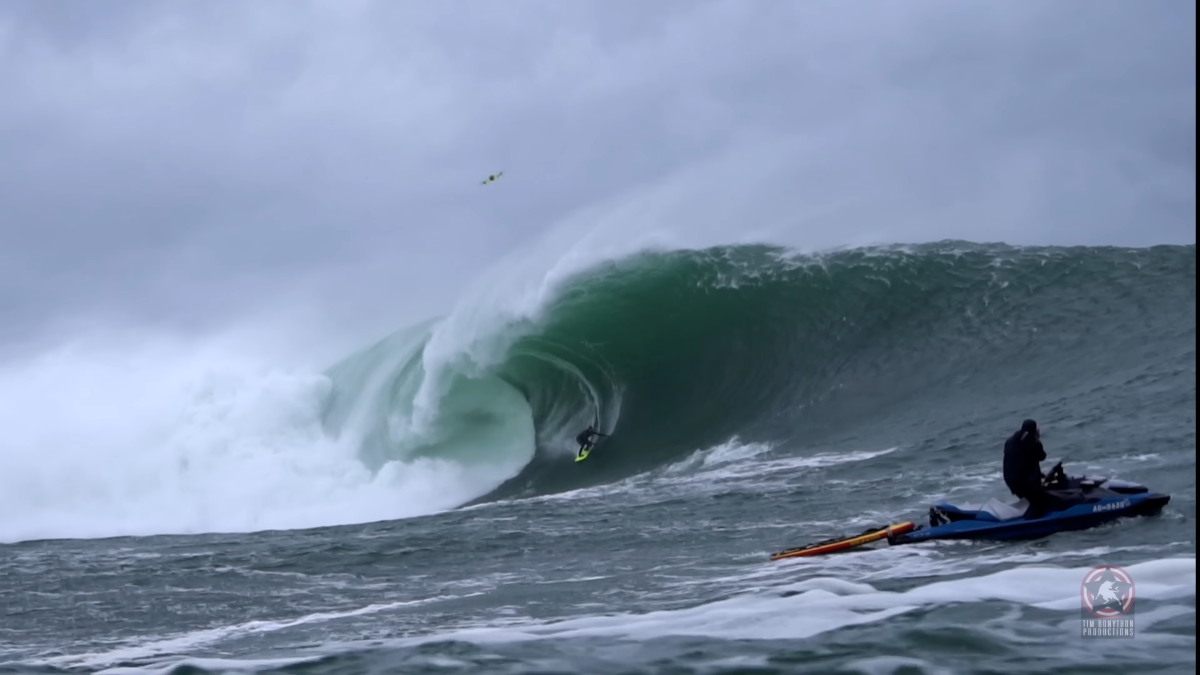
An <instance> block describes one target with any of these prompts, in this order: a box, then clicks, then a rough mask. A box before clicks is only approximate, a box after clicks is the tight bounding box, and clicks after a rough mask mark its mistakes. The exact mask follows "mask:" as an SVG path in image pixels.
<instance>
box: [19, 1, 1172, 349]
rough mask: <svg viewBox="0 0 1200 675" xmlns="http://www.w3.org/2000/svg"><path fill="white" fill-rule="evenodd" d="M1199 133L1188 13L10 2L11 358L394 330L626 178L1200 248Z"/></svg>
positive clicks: (980, 234) (1085, 238)
mask: <svg viewBox="0 0 1200 675" xmlns="http://www.w3.org/2000/svg"><path fill="white" fill-rule="evenodd" d="M1195 143H1196V135H1195V5H1194V2H1192V1H1191V0H1138V1H1129V0H1111V1H1110V0H1078V1H1072V2H1064V1H1052V0H1036V1H1035V0H1025V1H1012V0H993V1H991V2H962V1H961V0H953V1H951V0H947V1H945V2H933V1H924V2H919V3H917V2H913V3H910V2H855V3H849V2H833V1H824V2H816V1H808V0H803V1H802V0H764V1H761V2H759V1H755V0H730V1H728V2H703V1H699V0H686V1H679V2H675V1H672V0H652V1H651V0H605V1H603V2H585V1H583V0H519V1H512V2H482V1H476V2H441V1H436V0H427V1H425V2H399V1H383V0H380V1H378V2H371V1H368V0H328V1H326V2H303V1H299V0H255V1H254V2H244V1H242V0H237V1H213V0H205V2H195V1H191V2H181V1H179V2H177V1H161V0H160V1H155V2H141V1H138V0H123V1H122V2H105V3H99V2H92V3H83V2H71V3H64V2H59V3H51V2H44V1H40V0H7V1H6V2H4V3H0V157H2V161H0V317H2V319H0V346H3V345H8V346H10V347H11V346H12V345H41V344H48V341H49V340H51V339H52V338H58V337H61V336H63V335H68V334H69V331H71V330H75V329H78V328H79V327H80V326H83V325H88V324H89V323H90V322H93V321H105V322H110V323H113V324H117V325H121V324H124V325H134V326H155V327H160V328H170V329H176V330H185V331H187V330H195V331H201V330H209V329H214V328H216V327H220V326H222V325H225V324H229V323H237V322H240V321H245V320H247V319H248V317H254V316H262V315H264V313H270V312H272V311H274V310H279V311H286V312H291V311H295V310H299V311H303V312H305V313H306V316H308V317H309V320H310V321H321V322H323V323H325V324H326V325H327V326H336V327H339V328H341V329H344V330H345V331H347V332H349V333H360V334H362V335H367V334H369V333H370V332H371V331H380V330H390V329H392V328H397V327H400V326H401V325H403V324H404V323H406V322H408V321H410V320H412V319H415V318H419V317H422V316H425V315H428V314H431V313H438V312H440V311H444V310H445V309H446V308H447V307H448V304H449V303H450V302H452V301H453V299H454V298H455V296H456V295H457V294H458V293H459V292H460V291H461V289H462V287H463V285H464V284H465V283H466V282H467V281H469V280H470V279H471V278H472V277H474V276H475V275H476V274H477V273H479V271H480V270H482V269H484V268H485V267H486V266H487V265H488V264H489V263H490V262H492V261H495V260H496V259H498V258H499V257H500V256H502V255H505V254H507V253H511V252H512V251H513V250H514V248H515V247H521V246H526V245H529V242H531V241H532V240H533V239H534V238H536V237H538V236H539V235H540V234H542V233H545V232H546V231H548V230H550V229H552V228H554V227H556V226H557V225H559V224H560V223H562V222H563V221H564V220H565V219H567V218H568V216H570V215H571V214H572V213H574V212H576V211H578V210H580V209H589V208H591V209H593V210H591V211H589V213H591V214H593V215H592V216H591V217H593V218H600V217H601V216H600V215H596V214H603V213H605V212H608V211H606V210H610V209H617V208H621V205H622V204H625V205H627V204H628V203H629V202H628V199H630V197H629V195H631V194H637V195H640V196H641V197H642V198H645V197H646V195H651V196H655V195H657V196H656V197H654V199H659V200H660V202H661V203H669V204H671V205H673V206H671V207H670V208H666V207H662V208H657V209H650V210H647V211H644V212H643V211H637V210H633V211H630V210H629V209H628V207H627V206H626V210H624V211H621V213H623V214H624V215H623V216H622V218H623V219H624V220H625V221H626V222H624V223H623V225H624V227H625V228H626V231H643V232H644V231H647V230H655V229H656V228H661V229H673V230H676V231H686V229H687V227H689V225H688V222H687V221H693V220H694V221H700V220H704V219H706V218H707V220H708V222H707V223H706V224H705V226H706V227H709V228H710V229H711V228H717V229H718V230H720V229H722V228H723V229H724V230H726V231H728V232H730V233H735V232H739V231H743V230H746V229H751V230H756V229H759V228H762V229H764V230H765V229H769V228H770V227H778V226H781V224H787V226H788V227H791V230H790V239H789V241H790V242H792V243H801V244H804V243H808V244H811V245H825V244H834V243H838V242H837V241H835V240H836V239H837V238H838V237H840V236H846V237H850V236H851V235H853V236H852V238H854V237H863V238H867V239H876V240H885V241H886V240H896V241H914V240H921V239H930V238H944V237H952V238H963V239H972V240H987V241H996V240H1005V241H1009V242H1012V243H1033V244H1039V243H1049V244H1072V243H1080V244H1121V245H1148V244H1155V243H1194V241H1195V229H1194V221H1195V190H1194V181H1195V159H1196V155H1195ZM696 167H702V169H699V170H698V169H696ZM500 169H503V170H504V171H505V172H506V175H505V177H504V178H503V179H502V180H501V181H500V182H498V183H496V184H494V185H490V186H486V187H483V186H480V185H479V181H480V180H481V179H482V178H484V177H485V176H486V175H487V174H489V173H491V172H494V171H496V170H500ZM631 191H634V192H631ZM656 203H659V202H656ZM631 220H633V221H637V222H633V223H632V224H631V223H630V222H629V221H631ZM629 228H633V229H629ZM710 233H711V232H710ZM781 236H782V235H781ZM717 238H718V239H719V237H717ZM785 238H786V237H785Z"/></svg>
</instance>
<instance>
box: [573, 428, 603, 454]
mask: <svg viewBox="0 0 1200 675" xmlns="http://www.w3.org/2000/svg"><path fill="white" fill-rule="evenodd" d="M596 436H608V434H602V433H600V432H599V431H596V427H595V426H594V425H591V424H589V425H588V428H586V429H584V430H583V431H581V432H579V435H578V436H576V437H575V442H576V443H578V444H579V452H578V453H577V454H576V455H575V456H576V457H578V456H580V455H582V454H583V451H584V450H587V449H589V448H591V446H592V444H593V443H595V442H596V438H595V437H596Z"/></svg>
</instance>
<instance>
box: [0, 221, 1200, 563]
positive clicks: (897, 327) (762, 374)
mask: <svg viewBox="0 0 1200 675" xmlns="http://www.w3.org/2000/svg"><path fill="white" fill-rule="evenodd" d="M481 284H482V285H481V286H480V288H481V289H483V291H484V292H475V293H474V294H468V295H467V296H466V297H464V300H463V302H462V303H460V305H459V306H458V307H456V308H455V309H454V310H453V311H452V312H450V313H449V314H448V315H447V316H446V317H443V318H441V319H437V320H433V321H428V322H426V323H423V324H420V325H416V326H411V327H408V328H406V329H404V330H401V331H398V332H397V333H395V334H394V335H391V336H388V337H387V338H385V339H383V340H381V341H379V342H378V343H376V344H374V345H371V346H370V347H368V348H366V349H364V350H362V351H361V352H359V353H356V354H353V355H351V356H349V357H348V358H346V359H344V360H342V361H341V362H340V363H337V364H336V365H334V366H333V367H332V368H330V369H329V370H328V371H327V372H325V373H312V374H299V375H297V374H288V375H278V374H270V373H267V374H263V373H260V372H257V371H256V370H255V369H252V368H249V367H246V365H245V364H241V363H233V364H228V367H227V368H225V369H223V370H222V371H220V372H218V373H216V374H214V373H212V372H211V369H210V368H209V365H211V364H209V363H208V362H206V361H204V360H203V359H200V360H199V361H192V360H189V359H188V358H183V357H181V355H180V354H178V353H170V352H168V353H165V354H156V355H153V356H152V357H147V358H146V359H141V360H138V359H134V360H132V361H128V360H97V359H91V360H80V359H74V360H73V359H72V358H67V357H61V358H58V359H57V360H55V359H48V360H46V361H44V362H39V363H38V364H35V365H32V366H29V368H27V369H26V370H22V371H17V372H11V373H6V374H5V375H4V376H3V377H0V400H4V401H6V405H5V406H3V411H2V412H0V424H2V425H3V428H4V429H5V430H6V431H7V434H8V435H7V438H6V442H7V444H8V445H9V446H10V448H11V450H10V451H8V452H5V453H0V539H4V540H15V539H28V538H39V537H61V536H111V535H121V534H155V533H188V532H204V531H210V532H211V531H246V530H255V529H281V528H298V527H312V526H321V525H333V524H344V523H352V522H365V521H373V520H384V519H391V518H400V517H406V516H414V515H420V514H426V513H432V512H436V511H439V510H445V509H450V508H454V507H457V506H461V505H465V504H469V503H475V502H478V501H481V500H495V499H506V498H511V497H514V496H528V495H537V494H546V493H553V492H557V491H563V490H569V489H573V488H578V487H584V486H587V485H593V484H599V483H605V482H611V481H615V480H618V479H621V478H623V477H627V476H630V475H634V474H639V473H642V472H646V471H648V470H651V469H653V468H655V467H659V466H663V465H666V464H673V463H674V464H678V463H679V461H680V460H681V459H683V458H685V457H686V456H688V455H689V454H690V453H694V452H696V451H698V450H702V449H705V448H711V447H714V446H718V445H721V444H723V443H728V442H729V441H730V439H731V438H733V437H735V436H736V437H738V438H739V439H741V440H742V441H744V442H760V443H766V444H769V445H772V446H779V445H783V446H791V448H790V450H788V451H790V452H794V453H799V454H804V453H809V454H811V453H813V452H818V451H819V449H820V448H822V447H823V446H824V445H827V444H830V443H837V442H839V441H845V440H846V439H850V440H851V441H854V442H859V443H860V444H863V443H866V444H869V445H870V446H871V447H893V446H896V445H898V444H903V443H905V442H906V441H909V440H917V439H911V438H907V437H906V436H905V434H912V433H916V432H914V431H913V430H914V429H917V430H919V432H920V433H921V434H924V435H925V436H928V435H929V434H933V433H937V432H938V431H939V430H943V429H947V428H949V427H951V426H953V425H956V424H961V423H964V421H966V422H967V423H969V421H970V420H971V419H973V418H975V417H977V416H979V415H980V414H983V413H987V414H989V415H992V416H993V417H994V414H995V411H996V410H1003V411H1005V412H1004V414H1005V415H1011V416H1014V417H1015V416H1016V415H1021V414H1023V412H1024V410H1025V408H1024V407H1023V406H1025V405H1026V404H1027V401H1028V399H1029V397H1030V396H1031V395H1037V394H1040V393H1044V392H1053V395H1054V396H1060V397H1068V396H1071V395H1072V394H1071V392H1072V391H1074V390H1075V389H1076V388H1080V387H1086V386H1090V384H1089V383H1095V382H1096V381H1097V378H1099V379H1109V380H1112V379H1113V378H1127V379H1133V378H1135V377H1138V376H1139V374H1141V373H1145V372H1147V370H1148V369H1150V370H1153V369H1159V370H1163V369H1166V370H1170V371H1171V372H1182V371H1189V372H1191V373H1192V376H1193V377H1194V373H1195V246H1194V245H1192V246H1169V247H1168V246H1164V247H1156V248H1149V249H1115V248H1019V247H1012V246H1006V245H982V244H967V243H960V242H943V243H939V244H930V245H921V246H892V247H879V248H858V249H850V250H841V251H836V252H828V253H822V254H809V253H804V254H802V253H796V252H793V251H790V250H788V249H783V248H778V247H772V246H756V245H738V246H718V247H713V248H707V249H699V250H643V251H640V252H636V253H633V254H631V255H624V256H613V257H612V258H611V259H608V260H597V261H595V262H593V263H589V264H587V265H582V266H576V267H573V268H571V269H569V270H565V271H563V270H557V271H556V273H555V274H535V275H533V277H532V281H530V279H526V280H525V281H524V282H523V283H516V284H512V283H508V284H505V283H500V282H497V281H496V280H495V279H493V278H490V277H485V278H484V279H482V280H481ZM80 363H84V364H85V365H84V366H80V365H79V364H80ZM88 364H90V365H88ZM96 364H103V365H96ZM164 364H167V365H164ZM201 375H202V376H203V377H200V378H199V382H200V384H199V385H197V386H189V387H187V388H184V387H181V386H180V383H194V382H196V381H197V376H201ZM63 382H69V383H71V384H70V386H69V387H66V388H64V387H63V386H62V383H63ZM1193 392H1194V390H1193ZM1193 397H1194V393H1193ZM1192 404H1193V406H1194V401H1193V402H1192ZM31 420H32V422H31ZM147 420H150V421H149V422H147ZM914 420H915V423H913V422H914ZM593 421H597V422H599V425H600V427H601V429H602V430H603V431H607V432H611V433H612V434H613V436H612V438H611V439H609V440H608V441H606V442H605V443H604V444H603V445H601V446H600V447H599V449H598V450H597V451H596V453H595V454H594V455H593V456H592V458H591V459H589V461H588V462H587V463H585V464H576V463H575V462H573V461H572V456H573V454H574V451H575V447H574V445H573V444H572V438H573V436H574V435H575V433H577V432H578V431H579V430H580V429H581V428H582V427H584V426H586V425H587V424H588V423H590V422H593Z"/></svg>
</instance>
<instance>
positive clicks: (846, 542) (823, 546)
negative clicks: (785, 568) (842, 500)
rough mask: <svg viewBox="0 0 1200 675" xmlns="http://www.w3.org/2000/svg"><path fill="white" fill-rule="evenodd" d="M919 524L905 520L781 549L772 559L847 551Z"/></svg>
mask: <svg viewBox="0 0 1200 675" xmlns="http://www.w3.org/2000/svg"><path fill="white" fill-rule="evenodd" d="M916 527H917V524H916V523H913V522H908V521H905V522H903V523H896V524H894V525H888V526H885V527H872V528H868V529H866V530H864V531H863V532H862V534H856V535H853V536H850V537H841V538H839V539H826V540H825V541H819V542H817V543H815V544H809V545H808V546H801V547H799V548H789V549H788V550H786V551H780V552H779V553H775V554H773V555H771V560H783V559H784V558H804V557H808V556H814V555H825V554H826V553H836V552H838V551H845V550H846V549H851V548H855V547H856V546H862V545H863V544H870V543H871V542H875V541H879V540H880V539H887V538H888V537H890V536H892V535H896V534H907V533H909V532H912V531H913V530H914V529H916Z"/></svg>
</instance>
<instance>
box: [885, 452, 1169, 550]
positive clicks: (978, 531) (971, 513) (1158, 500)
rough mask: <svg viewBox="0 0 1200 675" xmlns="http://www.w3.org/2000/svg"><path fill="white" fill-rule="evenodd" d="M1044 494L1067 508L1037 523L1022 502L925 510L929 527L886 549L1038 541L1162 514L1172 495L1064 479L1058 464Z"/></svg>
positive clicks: (1124, 484)
mask: <svg viewBox="0 0 1200 675" xmlns="http://www.w3.org/2000/svg"><path fill="white" fill-rule="evenodd" d="M1044 484H1045V486H1046V491H1047V492H1049V493H1050V494H1052V495H1055V496H1057V497H1058V498H1059V499H1061V500H1063V502H1064V503H1066V504H1067V505H1068V506H1067V507H1066V508H1064V509H1060V510H1058V511H1051V512H1049V513H1046V514H1045V515H1042V516H1040V517H1037V518H1026V517H1025V513H1026V510H1027V509H1028V508H1029V503H1028V502H1026V501H1025V500H1021V501H1017V502H1014V503H1005V502H1002V501H1000V500H997V499H993V500H991V501H988V502H986V503H984V504H980V505H974V506H972V505H965V504H964V505H961V506H959V505H955V504H949V503H940V504H936V505H934V506H933V507H932V508H930V509H929V527H924V528H922V527H918V528H913V529H910V530H907V531H905V532H897V533H893V534H890V535H888V543H889V544H891V545H897V544H912V543H917V542H922V541H932V540H937V539H992V540H1003V539H1036V538H1039V537H1045V536H1048V535H1051V534H1054V533H1056V532H1068V531H1072V530H1084V529H1088V528H1092V527H1096V526H1097V525H1101V524H1103V523H1106V522H1110V521H1113V520H1117V519H1118V518H1127V517H1131V516H1152V515H1156V514H1158V513H1159V512H1161V511H1162V509H1163V507H1165V506H1166V505H1167V502H1169V501H1171V496H1170V495H1164V494H1160V493H1158V492H1152V491H1151V490H1150V489H1149V488H1147V487H1146V486H1144V485H1139V484H1138V483H1132V482H1129V481H1119V480H1109V479H1107V478H1100V477H1088V476H1081V477H1068V476H1067V475H1066V474H1065V473H1064V472H1063V469H1062V462H1059V463H1058V464H1056V465H1055V466H1054V468H1053V469H1051V470H1050V473H1049V474H1048V475H1047V477H1046V480H1045V481H1044Z"/></svg>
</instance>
